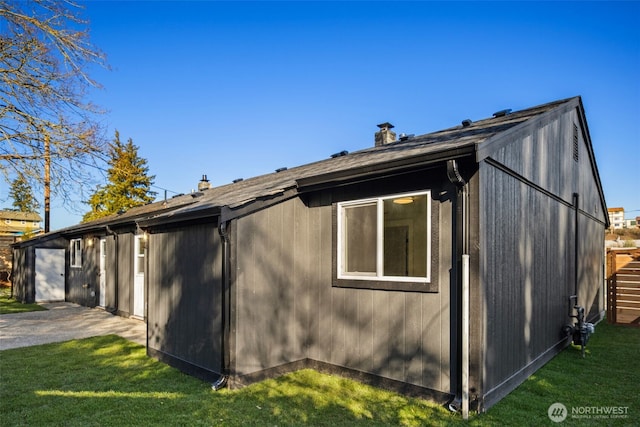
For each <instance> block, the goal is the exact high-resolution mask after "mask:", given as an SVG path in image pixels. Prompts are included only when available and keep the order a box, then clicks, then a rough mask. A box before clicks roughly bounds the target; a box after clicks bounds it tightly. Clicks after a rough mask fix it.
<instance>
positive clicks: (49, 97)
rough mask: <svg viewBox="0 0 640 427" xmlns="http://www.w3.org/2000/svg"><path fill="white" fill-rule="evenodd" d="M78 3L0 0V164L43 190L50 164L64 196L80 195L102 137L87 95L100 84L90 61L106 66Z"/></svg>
mask: <svg viewBox="0 0 640 427" xmlns="http://www.w3.org/2000/svg"><path fill="white" fill-rule="evenodd" d="M80 11H81V8H80V6H79V5H77V4H75V3H72V2H71V1H56V0H31V1H20V0H18V1H11V0H0V172H1V173H2V175H3V178H4V179H5V181H7V182H10V181H11V180H12V179H15V178H21V179H24V180H25V181H27V182H28V183H29V185H31V186H32V187H33V188H45V193H46V192H47V190H46V188H47V187H48V183H47V182H46V179H45V171H46V170H47V169H49V171H50V187H51V191H52V193H53V194H54V195H56V196H58V197H60V198H61V199H62V200H63V201H64V202H65V204H69V202H73V201H74V199H77V198H78V195H80V198H81V195H82V183H84V182H86V180H87V178H88V176H89V174H88V169H87V166H88V165H93V164H94V163H96V162H98V163H102V162H101V161H100V160H99V158H100V155H101V151H102V150H103V147H104V144H105V140H104V138H103V137H102V135H101V130H100V127H99V125H98V123H99V122H98V120H97V117H98V114H99V113H100V111H99V109H98V108H97V107H96V106H95V105H92V104H91V103H90V102H87V100H86V95H87V91H88V90H89V89H90V88H92V87H99V84H98V83H97V82H95V81H94V80H92V79H91V77H90V76H89V73H88V71H89V70H88V69H89V68H90V66H92V65H95V64H97V65H99V66H102V67H105V68H108V66H107V64H106V60H105V56H104V54H103V53H101V52H100V51H99V50H97V49H96V48H95V47H93V46H92V45H91V43H90V40H89V34H88V23H87V22H86V21H84V20H83V19H82V18H81V17H80V14H79V13H80ZM79 193H80V194H79ZM45 198H46V197H45ZM46 203H47V202H46V200H45V215H46V209H47V207H46Z"/></svg>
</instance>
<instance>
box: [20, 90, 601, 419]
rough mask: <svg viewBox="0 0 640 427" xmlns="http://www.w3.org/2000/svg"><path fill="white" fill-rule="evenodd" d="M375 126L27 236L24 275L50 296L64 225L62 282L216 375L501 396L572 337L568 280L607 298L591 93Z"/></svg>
mask: <svg viewBox="0 0 640 427" xmlns="http://www.w3.org/2000/svg"><path fill="white" fill-rule="evenodd" d="M379 127H380V129H379V131H378V132H377V133H376V135H375V144H372V145H373V146H371V147H370V148H366V149H363V150H360V151H356V152H352V153H347V152H346V151H343V152H340V153H336V154H334V155H331V157H330V158H328V159H325V160H321V161H318V162H315V163H311V164H307V165H303V166H299V167H294V168H289V169H285V168H282V169H278V170H277V171H275V172H273V173H270V174H267V175H263V176H258V177H254V178H249V179H244V180H236V181H234V182H233V183H230V184H227V185H223V186H219V187H213V188H207V187H208V186H207V185H205V186H203V187H202V190H201V191H198V192H195V193H191V194H188V195H184V196H180V197H176V198H173V199H170V200H168V201H161V202H157V203H154V204H151V205H147V206H145V207H141V208H135V209H131V210H130V211H128V212H127V213H125V214H122V215H120V216H115V217H109V218H106V219H103V220H100V221H94V222H91V223H87V224H81V225H78V226H76V227H70V228H68V229H65V230H62V231H59V232H56V233H52V234H50V235H45V236H43V237H41V238H37V239H32V240H30V241H27V242H21V243H18V244H17V245H15V246H14V252H15V253H16V258H19V259H20V260H21V264H20V265H19V267H14V276H16V277H18V279H17V281H16V282H14V283H15V284H14V286H16V287H17V288H18V289H19V291H18V293H20V294H21V295H24V296H25V298H24V299H25V300H29V299H32V298H33V297H34V295H35V298H36V299H37V296H38V292H37V291H35V294H34V291H33V289H34V287H36V288H37V287H38V284H37V283H36V282H37V281H38V276H37V274H36V275H34V273H33V272H34V270H35V271H37V270H38V262H37V257H36V260H35V261H36V262H35V263H34V255H33V253H34V252H35V251H38V250H39V249H40V250H41V248H44V247H46V246H51V245H53V243H54V242H55V247H56V248H60V249H64V251H65V255H64V258H65V271H66V274H67V278H66V284H65V285H64V298H65V299H67V300H71V301H80V302H81V303H83V304H85V305H90V306H93V305H98V306H103V307H106V308H107V309H110V310H112V311H114V312H116V313H119V314H121V315H131V314H134V315H138V316H140V317H141V318H144V319H145V321H146V322H147V351H148V354H150V355H151V356H153V357H156V358H158V359H160V360H162V361H164V362H166V363H168V364H171V365H173V366H176V367H178V368H180V369H181V370H183V371H185V372H187V373H189V374H192V375H195V376H198V377H201V378H205V379H208V380H210V381H214V386H215V387H218V386H219V385H221V384H223V383H224V382H227V383H228V385H229V386H231V387H238V386H242V385H246V384H249V383H252V382H254V381H258V380H261V379H263V378H268V377H271V376H274V375H278V374H280V373H283V372H287V371H291V370H296V369H299V368H303V367H313V368H315V369H319V370H323V371H329V372H334V373H338V374H340V375H345V376H351V377H355V378H357V379H359V380H361V381H366V382H369V383H373V384H376V385H378V386H382V387H386V388H391V389H395V390H399V391H401V392H404V393H407V394H415V395H419V396H423V397H429V398H432V399H435V400H438V401H443V402H444V401H447V400H451V399H453V398H455V397H458V398H460V397H461V398H463V404H465V403H469V401H470V403H471V405H472V407H476V408H477V409H478V410H485V409H487V408H489V407H490V406H492V405H493V404H495V403H496V402H497V401H499V400H500V399H501V398H502V397H504V396H505V395H506V394H507V393H509V392H510V391H511V390H513V389H514V388H515V387H517V386H518V385H519V384H520V383H521V382H522V381H524V380H525V379H526V378H527V377H528V376H529V375H531V374H532V373H533V372H535V370H537V369H538V368H539V367H541V366H542V365H543V364H544V363H546V362H547V361H548V360H550V359H551V358H552V357H553V356H554V355H555V354H557V353H558V352H559V351H561V350H562V349H563V348H565V347H566V346H567V345H568V344H569V339H568V338H567V336H566V335H565V334H564V333H563V326H565V325H566V324H567V323H569V322H570V321H571V319H570V318H569V315H570V314H571V313H572V312H573V311H572V310H573V302H572V300H571V299H570V297H571V296H573V295H577V303H578V304H579V305H580V306H583V307H585V308H586V313H587V314H588V316H587V318H588V320H589V321H592V322H595V321H598V320H600V319H601V318H602V316H603V314H604V297H605V295H604V289H603V286H604V283H603V277H604V271H603V268H604V267H603V261H604V260H603V250H602V248H603V244H604V242H603V238H604V237H603V236H604V230H605V228H607V227H608V226H609V219H608V216H607V207H606V204H605V200H604V196H603V192H602V186H601V183H600V179H599V175H598V170H597V167H596V161H595V158H594V153H593V149H592V145H591V140H590V136H589V130H588V127H587V121H586V118H585V112H584V108H583V104H582V101H581V99H580V97H575V98H570V99H565V100H560V101H556V102H551V103H548V104H545V105H541V106H537V107H533V108H529V109H526V110H521V111H515V112H512V111H511V110H502V111H499V112H497V113H495V114H494V115H493V116H492V117H490V118H487V119H483V120H478V121H471V120H463V121H462V123H461V124H460V125H458V126H454V127H451V128H449V129H445V130H442V131H438V132H433V133H429V134H425V135H420V136H412V135H409V136H407V135H401V136H400V137H399V138H396V135H395V133H394V132H393V130H392V129H393V126H392V125H391V124H389V123H383V124H381V125H379ZM91 242H93V243H91ZM29 257H31V258H29ZM61 257H62V256H61ZM43 263H44V261H43ZM101 263H102V264H101ZM100 265H102V266H100ZM136 280H137V281H138V282H136ZM41 281H42V280H41ZM101 281H104V282H105V284H104V285H102V284H101V283H102V282H101ZM131 283H132V284H133V285H132V286H130V285H129V284H131ZM136 283H142V285H136ZM41 286H42V285H41ZM136 286H138V288H136ZM83 292H84V294H83ZM103 295H104V296H103ZM136 306H138V307H139V308H136Z"/></svg>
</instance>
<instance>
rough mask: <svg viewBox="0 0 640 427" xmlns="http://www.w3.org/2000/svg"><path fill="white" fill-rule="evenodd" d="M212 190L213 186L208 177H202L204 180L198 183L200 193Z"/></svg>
mask: <svg viewBox="0 0 640 427" xmlns="http://www.w3.org/2000/svg"><path fill="white" fill-rule="evenodd" d="M210 188H211V184H209V180H208V179H207V175H202V179H201V180H200V182H199V183H198V191H202V190H208V189H210Z"/></svg>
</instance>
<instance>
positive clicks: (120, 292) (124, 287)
mask: <svg viewBox="0 0 640 427" xmlns="http://www.w3.org/2000/svg"><path fill="white" fill-rule="evenodd" d="M116 239H118V242H117V244H116V254H115V256H116V257H117V260H116V262H117V263H118V268H117V277H116V284H115V286H116V287H117V289H116V295H117V302H116V304H117V305H116V309H117V313H118V314H120V315H122V316H130V315H132V314H133V280H134V273H133V248H134V241H135V234H134V233H122V234H118V236H117V237H116ZM110 267H111V265H110Z"/></svg>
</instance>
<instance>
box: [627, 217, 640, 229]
mask: <svg viewBox="0 0 640 427" xmlns="http://www.w3.org/2000/svg"><path fill="white" fill-rule="evenodd" d="M636 227H638V218H637V217H636V218H634V219H625V220H624V228H636Z"/></svg>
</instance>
